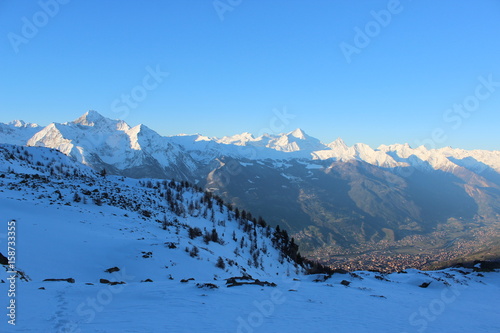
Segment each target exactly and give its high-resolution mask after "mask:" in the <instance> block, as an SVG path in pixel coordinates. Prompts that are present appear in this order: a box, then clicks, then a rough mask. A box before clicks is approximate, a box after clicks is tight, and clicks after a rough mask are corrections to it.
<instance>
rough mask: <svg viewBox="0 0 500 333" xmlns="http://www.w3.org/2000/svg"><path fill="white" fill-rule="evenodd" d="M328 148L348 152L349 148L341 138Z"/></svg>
mask: <svg viewBox="0 0 500 333" xmlns="http://www.w3.org/2000/svg"><path fill="white" fill-rule="evenodd" d="M327 146H328V147H329V148H331V149H333V150H347V149H348V148H349V147H348V146H347V145H346V144H345V142H344V140H342V139H341V138H337V139H336V140H335V141H333V142H332V143H329V144H328V145H327Z"/></svg>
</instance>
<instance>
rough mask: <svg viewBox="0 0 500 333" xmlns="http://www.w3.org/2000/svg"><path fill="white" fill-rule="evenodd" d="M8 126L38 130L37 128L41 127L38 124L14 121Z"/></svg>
mask: <svg viewBox="0 0 500 333" xmlns="http://www.w3.org/2000/svg"><path fill="white" fill-rule="evenodd" d="M7 125H11V126H14V127H24V128H36V127H40V126H39V125H38V124H33V123H27V122H25V121H23V120H13V121H11V122H10V123H8V124H7Z"/></svg>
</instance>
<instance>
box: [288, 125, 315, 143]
mask: <svg viewBox="0 0 500 333" xmlns="http://www.w3.org/2000/svg"><path fill="white" fill-rule="evenodd" d="M288 136H293V137H295V138H297V139H301V140H306V139H307V138H310V136H308V135H307V134H306V132H304V131H303V130H302V129H300V128H297V129H295V130H293V131H292V132H290V133H288Z"/></svg>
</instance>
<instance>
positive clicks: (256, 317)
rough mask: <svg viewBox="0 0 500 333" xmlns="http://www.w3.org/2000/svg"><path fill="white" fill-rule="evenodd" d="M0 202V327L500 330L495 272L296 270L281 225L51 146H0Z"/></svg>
mask: <svg viewBox="0 0 500 333" xmlns="http://www.w3.org/2000/svg"><path fill="white" fill-rule="evenodd" d="M0 208H1V212H2V219H3V220H2V221H0V222H1V224H2V229H3V230H0V244H1V250H0V251H1V252H3V251H5V250H4V249H5V245H6V244H5V243H6V241H7V238H6V234H7V224H8V223H9V222H12V221H15V222H14V224H15V227H16V244H15V257H16V260H15V266H16V268H17V269H18V270H19V271H20V273H19V274H18V279H17V281H16V285H15V287H14V289H15V294H16V296H15V300H16V311H15V315H16V317H15V318H16V320H15V323H16V325H15V326H13V325H11V324H8V322H7V320H11V319H10V318H9V317H7V316H5V317H4V319H3V320H2V321H1V323H0V330H1V331H2V332H21V331H22V332H61V333H62V332H65V333H68V332H201V331H204V332H282V331H288V332H304V331H307V332H324V331H335V332H471V331H474V332H494V331H498V330H499V329H500V323H499V321H498V308H499V305H500V304H499V299H498V297H497V295H498V291H499V288H500V273H499V272H479V271H475V270H478V269H475V270H473V269H465V268H462V269H456V268H450V269H447V270H444V271H435V272H420V271H417V270H408V271H405V272H401V273H394V274H389V275H385V274H380V273H374V272H353V273H350V274H333V275H321V274H320V275H304V271H303V269H302V268H301V267H299V266H298V265H296V264H295V263H294V262H293V261H292V260H290V259H289V258H288V257H287V256H286V255H284V254H283V251H282V249H283V245H284V244H285V243H286V244H289V245H290V241H288V242H285V241H284V239H283V237H284V234H283V233H277V232H276V231H275V230H274V229H272V228H269V227H267V226H265V227H264V226H263V222H262V221H259V220H256V221H257V223H253V222H251V221H248V220H247V219H248V218H250V220H253V218H252V217H251V216H249V214H248V213H247V212H245V213H243V212H242V211H238V212H237V211H236V209H230V208H228V207H226V206H225V205H224V204H223V203H222V202H221V200H220V199H219V198H218V197H216V196H213V195H211V194H209V193H206V192H204V191H202V190H201V189H198V188H193V187H190V186H189V185H188V184H187V183H185V182H182V183H177V182H172V181H163V180H155V179H143V180H135V179H128V178H123V177H117V176H109V175H100V174H98V173H96V172H95V171H93V170H92V169H90V168H88V167H86V166H83V165H81V164H79V163H78V162H76V161H73V160H71V159H69V158H67V157H66V156H65V155H63V154H61V153H59V152H57V151H55V150H51V149H46V148H38V147H19V146H11V145H1V146H0ZM243 214H244V215H245V217H246V218H247V219H244V218H242V215H243ZM259 222H260V224H259ZM196 228H199V229H196ZM200 233H201V235H200ZM278 248H279V249H278ZM5 254H6V253H5ZM3 267H4V268H5V270H2V272H1V273H0V279H1V280H3V281H4V282H7V283H0V292H1V293H2V294H3V295H8V294H10V292H9V289H10V290H12V288H13V286H12V284H11V281H12V280H10V279H8V278H9V277H10V276H11V274H9V273H7V271H6V270H7V269H6V268H7V266H5V265H4V266H3ZM250 276H251V277H252V278H250ZM231 278H234V279H231ZM46 279H64V280H65V281H64V280H63V281H44V280H46ZM228 279H229V280H228ZM241 283H242V285H239V284H241ZM245 283H252V284H250V285H248V284H245ZM429 283H430V284H429ZM232 285H237V286H234V287H230V286H232ZM9 297H10V296H9ZM8 302H9V301H7V302H5V303H4V305H5V307H6V306H7V305H8V304H9V303H8ZM5 307H4V308H5ZM6 311H10V310H8V309H7V310H6Z"/></svg>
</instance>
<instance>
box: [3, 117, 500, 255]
mask: <svg viewBox="0 0 500 333" xmlns="http://www.w3.org/2000/svg"><path fill="white" fill-rule="evenodd" d="M0 143H9V144H18V145H28V146H42V147H49V148H55V149H57V150H59V151H61V152H62V153H64V154H66V155H68V156H70V157H72V158H74V159H75V160H76V161H79V162H81V163H83V164H86V165H88V166H90V167H92V168H94V169H96V170H98V171H99V170H102V169H106V171H107V172H108V173H111V174H117V175H124V176H129V177H134V178H165V179H177V180H188V181H190V182H192V183H195V184H197V185H199V186H201V187H204V188H206V189H208V190H211V191H213V192H215V193H216V194H218V195H220V196H221V197H222V198H224V200H226V201H228V202H232V203H234V204H237V205H238V206H240V207H243V208H246V209H249V210H250V211H252V212H253V213H254V214H260V215H262V216H263V217H264V218H265V219H266V220H267V221H268V222H270V223H271V224H273V225H280V226H282V227H285V228H287V229H288V230H289V231H290V232H291V233H292V234H293V235H294V236H295V238H296V239H297V240H298V241H299V243H300V245H301V249H302V250H303V251H305V253H306V254H309V255H311V256H313V255H314V256H316V257H317V258H319V259H323V260H325V261H327V260H328V259H329V258H330V257H331V255H330V254H329V253H330V252H329V251H328V249H347V250H348V249H351V250H352V251H357V250H358V249H360V248H362V247H363V246H368V248H367V249H368V251H372V250H373V248H374V247H376V246H377V244H386V245H387V248H390V247H391V246H394V244H401V243H397V242H401V241H403V240H404V241H407V240H408V239H411V237H415V236H426V237H427V236H429V235H435V234H436V232H439V231H440V230H448V229H447V226H449V225H450V223H452V222H453V223H459V224H460V228H463V230H469V231H470V230H471V229H474V230H476V229H478V228H483V227H487V228H488V227H490V226H491V224H492V223H493V222H495V221H500V151H486V150H463V149H454V148H451V147H446V148H441V149H431V150H429V149H427V148H425V147H424V146H421V147H418V148H412V147H410V146H409V145H408V144H394V145H389V146H386V145H382V146H380V147H378V148H376V149H373V148H371V147H369V146H368V145H366V144H362V143H358V144H355V145H354V146H351V147H349V146H347V145H346V144H345V143H344V142H343V141H342V139H340V138H339V139H337V140H336V141H334V142H332V143H328V144H325V143H322V142H321V141H320V140H318V139H316V138H314V137H311V136H309V135H307V134H306V133H305V132H304V131H303V130H301V129H296V130H294V131H292V132H290V133H285V134H279V135H270V134H265V135H262V136H260V137H254V136H252V135H251V134H250V133H243V134H240V135H235V136H227V137H223V138H209V137H206V136H202V135H199V134H196V135H177V136H169V137H165V136H161V135H159V134H158V133H156V132H155V131H153V130H151V129H150V128H148V127H146V126H144V125H137V126H135V127H130V126H129V125H127V124H126V123H125V122H124V121H121V120H111V119H108V118H105V117H103V116H102V115H100V114H99V113H97V112H95V111H89V112H87V113H85V114H84V115H83V116H81V117H80V118H78V119H76V120H74V121H71V122H67V123H62V124H60V123H52V124H50V125H48V126H45V127H42V126H38V125H34V124H30V123H24V122H22V121H14V122H12V123H9V124H0ZM457 221H458V222H457ZM459 237H462V234H460V235H459ZM431 238H432V239H433V241H434V240H435V237H434V236H432V237H431ZM445 238H446V237H445ZM447 241H448V240H447ZM485 242H486V243H487V244H489V243H488V242H489V238H488V240H487V241H485ZM445 243H446V242H445ZM436 246H437V247H438V248H443V246H441V245H439V244H437V245H436ZM478 246H479V245H478ZM429 247H431V246H430V245H429ZM471 251H472V252H471V253H473V252H474V249H473V250H471ZM462 254H463V253H462Z"/></svg>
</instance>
